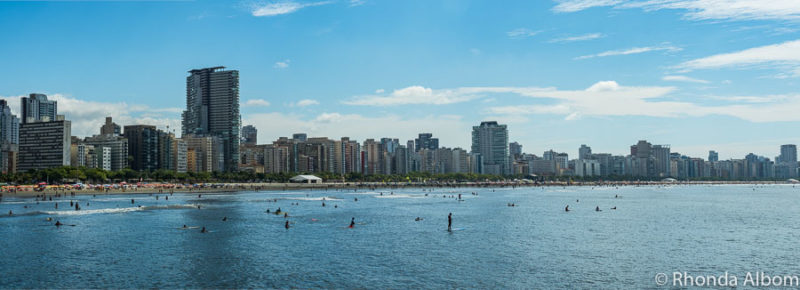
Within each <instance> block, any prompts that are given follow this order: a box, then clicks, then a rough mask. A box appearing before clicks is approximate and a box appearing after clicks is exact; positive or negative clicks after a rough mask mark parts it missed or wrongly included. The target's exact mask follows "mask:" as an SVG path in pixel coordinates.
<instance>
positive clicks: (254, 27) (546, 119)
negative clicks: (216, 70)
mask: <svg viewBox="0 0 800 290" xmlns="http://www.w3.org/2000/svg"><path fill="white" fill-rule="evenodd" d="M674 2H675V3H673V4H674V5H671V6H669V7H667V6H666V5H661V6H659V5H660V4H657V3H644V2H639V1H558V2H551V1H537V2H536V3H517V2H509V3H506V4H507V5H504V7H497V6H494V5H492V4H491V3H484V2H476V1H459V2H452V1H444V2H419V1H410V2H404V3H397V2H388V1H382V2H377V1H355V2H352V3H351V2H349V1H340V2H308V1H305V2H304V1H296V2H276V3H284V4H285V5H284V6H281V5H277V6H275V5H273V6H270V5H266V6H250V5H245V4H244V3H243V2H234V3H231V2H213V1H194V2H187V3H183V2H178V3H174V2H148V3H142V2H139V3H136V2H132V3H131V2H120V3H117V2H46V1H45V2H35V3H21V2H13V3H12V2H4V3H0V7H2V8H6V9H0V27H3V28H2V29H3V32H4V33H2V34H0V35H1V36H0V40H1V41H3V43H8V44H9V45H7V46H4V47H2V48H0V53H2V54H3V55H7V56H15V57H13V58H7V64H6V67H7V68H8V69H7V70H5V71H4V72H2V73H0V74H2V78H0V79H2V81H0V88H1V89H0V97H2V98H3V99H6V100H8V104H9V106H10V107H11V108H12V110H13V111H14V114H16V115H17V116H21V112H20V110H19V107H18V106H19V100H18V99H19V98H20V97H23V96H28V95H29V94H31V93H44V94H47V95H48V96H49V97H51V99H52V100H56V101H58V103H59V108H58V109H59V112H61V113H62V114H64V115H66V118H67V119H68V120H71V121H72V127H73V128H74V129H73V134H74V135H77V136H82V137H83V136H89V135H92V134H96V131H97V124H100V123H102V120H103V119H104V118H105V117H106V116H112V117H113V118H114V120H116V121H117V122H119V123H120V124H121V125H138V124H147V125H157V126H158V127H159V128H160V129H165V128H166V126H167V125H169V128H170V129H169V130H170V131H173V130H174V131H177V132H179V131H180V130H179V129H180V128H179V127H180V112H182V111H183V110H184V109H185V108H184V106H183V102H184V100H185V91H184V90H185V87H184V86H183V85H182V84H183V83H184V79H185V71H186V70H188V69H192V68H198V67H212V66H216V65H225V66H227V67H229V68H231V69H235V70H239V71H240V72H241V75H242V76H241V78H242V79H241V103H242V121H243V122H242V125H254V126H255V127H256V128H257V129H258V131H259V134H258V135H259V140H258V143H259V144H265V143H269V142H271V141H272V140H275V139H277V138H278V137H281V136H291V134H293V133H300V132H302V133H307V134H308V136H309V137H322V136H326V137H331V138H339V137H343V136H348V137H350V138H352V139H353V140H358V141H363V140H366V139H369V138H375V139H378V138H383V137H391V138H399V139H400V140H402V141H405V140H411V139H414V138H415V137H416V136H417V134H418V133H423V132H429V133H432V134H433V135H434V136H436V137H437V138H439V139H440V140H441V141H440V143H441V144H442V146H446V147H461V148H468V147H469V144H470V136H469V134H468V132H469V130H470V128H471V127H472V126H474V125H475V124H477V123H480V122H481V121H486V120H496V121H498V122H500V123H503V124H507V125H508V128H509V141H510V142H514V141H516V142H519V143H520V144H522V145H523V146H524V151H525V152H528V153H534V154H541V152H544V151H546V150H549V149H554V150H555V151H558V152H568V153H569V154H570V155H574V154H576V153H577V148H578V146H579V145H580V144H587V145H589V146H591V147H592V148H593V150H594V151H596V152H608V153H612V154H621V155H622V154H625V153H626V152H625V149H626V147H627V146H629V145H630V144H631V143H633V142H635V141H636V140H648V141H650V142H654V144H670V145H671V147H672V150H673V151H674V152H680V153H682V154H685V155H689V156H694V157H703V158H705V157H706V156H707V152H708V151H709V150H715V151H717V152H719V159H720V160H725V159H730V158H741V157H742V156H745V155H746V154H747V153H751V152H752V153H755V154H757V155H762V156H767V157H769V158H774V157H775V156H776V155H777V153H776V151H777V150H776V147H778V146H779V145H782V144H797V143H798V141H800V138H798V137H797V136H796V135H792V133H791V132H793V129H794V128H795V127H796V125H797V121H798V120H797V117H796V116H797V114H795V113H793V112H796V111H800V107H798V106H797V105H798V104H800V98H798V96H797V95H796V94H795V91H796V90H797V83H796V77H797V76H796V73H795V72H796V69H797V62H798V59H800V57H798V52H797V51H800V50H798V49H797V46H798V44H797V43H798V42H797V40H796V39H797V38H798V36H799V35H798V33H797V30H798V25H797V22H796V19H797V16H798V13H800V11H798V8H797V7H791V6H790V7H785V6H781V4H780V3H766V4H764V3H762V5H759V7H751V8H753V9H749V10H747V12H741V11H737V10H732V9H726V8H725V7H712V6H709V5H705V6H704V5H703V3H702V1H688V0H681V1H674ZM291 3H294V4H296V5H290V4H291ZM315 3H316V4H319V5H316V4H315ZM626 3H627V4H626ZM637 3H638V4H639V5H636V4H637ZM311 4H315V5H311ZM279 8H280V9H279ZM86 11H94V12H97V13H90V14H92V16H86V15H87V14H86ZM410 12H415V13H413V14H412V13H410ZM138 13H148V14H150V15H153V16H154V17H148V18H147V19H146V20H144V21H145V22H144V23H141V25H139V24H140V23H138V22H136V21H139V20H140V19H139V18H137V17H136V15H137V14H138ZM76 15H81V16H82V18H81V19H80V20H75V19H74V17H75V16H76ZM168 16H169V17H168ZM379 20H380V21H379ZM474 20H481V21H478V22H480V23H481V24H480V25H478V24H472V23H471V22H474ZM382 21H385V22H386V23H381V22H382ZM23 22H24V23H26V25H25V26H24V27H21V26H19V25H14V23H23ZM573 22H574V23H573ZM400 23H413V24H409V25H408V26H403V25H400ZM631 23H637V24H638V23H641V25H634V26H641V28H634V27H630V25H628V24H631ZM101 24H103V25H101ZM134 24H136V25H134ZM60 26H63V27H60ZM426 28H434V29H426ZM34 30H35V32H34ZM82 30H87V31H88V33H86V34H87V35H92V37H91V38H88V37H82V36H80V35H78V32H79V31H82ZM179 31H181V32H182V33H178V32H179ZM200 35H202V36H204V37H199V38H198V36H200ZM193 39H201V40H193ZM226 41H227V42H231V43H240V44H241V45H235V46H225V45H222V44H223V43H225V42H226ZM26 43H54V44H57V45H44V46H41V47H37V46H30V45H24V44H26ZM720 43H724V44H725V45H719V44H720ZM128 47H129V48H128ZM109 51H113V52H109ZM387 55H392V57H386V56H387ZM168 56H169V57H168ZM173 56H179V57H173ZM84 67H92V69H86V68H84ZM64 70H69V73H68V74H65V73H63V72H64ZM598 98H602V102H597V101H596V100H597V99H598ZM593 100H594V101H593ZM363 124H370V125H371V126H369V127H366V128H364V127H363V126H361V127H359V126H360V125H363Z"/></svg>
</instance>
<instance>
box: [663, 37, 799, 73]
mask: <svg viewBox="0 0 800 290" xmlns="http://www.w3.org/2000/svg"><path fill="white" fill-rule="evenodd" d="M730 67H740V68H747V67H767V68H778V69H783V70H784V71H786V72H785V73H783V74H781V75H778V77H779V78H785V77H797V76H800V40H793V41H787V42H784V43H779V44H772V45H766V46H760V47H754V48H749V49H745V50H741V51H737V52H731V53H722V54H717V55H712V56H708V57H703V58H698V59H694V60H690V61H687V62H684V63H681V64H679V65H677V66H675V68H676V69H679V70H682V71H691V70H698V69H719V68H730Z"/></svg>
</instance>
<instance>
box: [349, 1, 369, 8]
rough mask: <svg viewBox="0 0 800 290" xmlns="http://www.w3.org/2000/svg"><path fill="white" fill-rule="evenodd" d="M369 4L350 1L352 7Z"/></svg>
mask: <svg viewBox="0 0 800 290" xmlns="http://www.w3.org/2000/svg"><path fill="white" fill-rule="evenodd" d="M365 3H367V1H366V0H350V7H356V6H361V5H364V4H365Z"/></svg>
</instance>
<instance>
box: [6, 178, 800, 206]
mask: <svg viewBox="0 0 800 290" xmlns="http://www.w3.org/2000/svg"><path fill="white" fill-rule="evenodd" d="M795 184H796V183H789V182H785V181H685V182H663V181H604V182H566V181H564V182H560V181H552V182H542V183H521V182H462V183H383V182H358V183H356V182H350V183H218V184H210V185H203V186H197V187H185V186H183V185H176V184H168V185H162V186H159V187H131V188H108V189H69V188H47V189H45V190H43V191H38V190H32V188H27V190H16V191H3V192H0V198H3V197H22V198H32V197H38V196H42V195H45V196H62V197H63V196H78V195H123V194H148V195H152V194H170V193H197V194H203V193H236V192H242V191H280V190H287V191H291V190H326V191H327V190H331V189H333V190H343V189H348V190H349V189H353V190H359V189H368V190H375V189H401V188H442V189H444V188H517V187H534V188H535V187H566V186H570V187H572V186H601V187H629V186H633V187H639V186H667V185H689V186H692V185H795ZM0 202H1V199H0Z"/></svg>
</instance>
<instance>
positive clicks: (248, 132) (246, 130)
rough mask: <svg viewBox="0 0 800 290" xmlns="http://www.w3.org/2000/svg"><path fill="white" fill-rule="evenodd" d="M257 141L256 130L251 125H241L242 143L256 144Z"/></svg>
mask: <svg viewBox="0 0 800 290" xmlns="http://www.w3.org/2000/svg"><path fill="white" fill-rule="evenodd" d="M257 143H258V130H256V127H254V126H253V125H247V126H244V127H242V144H244V145H256V144H257Z"/></svg>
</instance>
